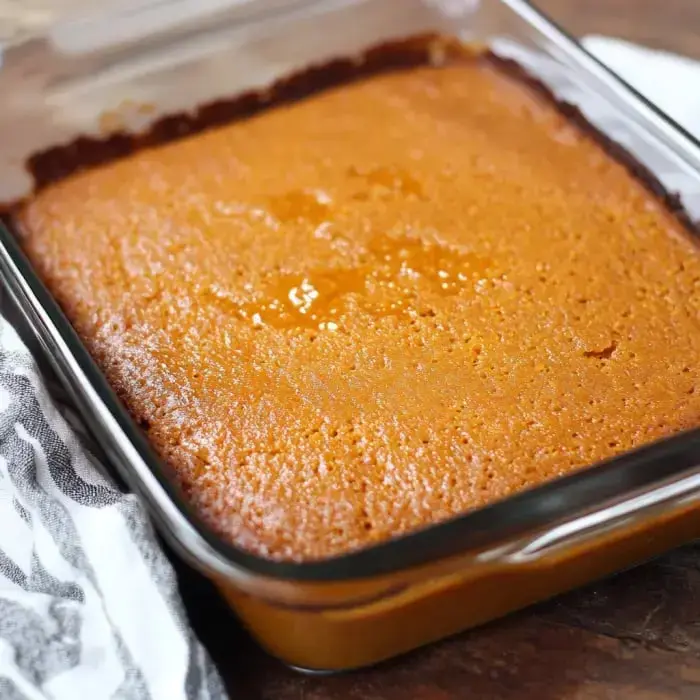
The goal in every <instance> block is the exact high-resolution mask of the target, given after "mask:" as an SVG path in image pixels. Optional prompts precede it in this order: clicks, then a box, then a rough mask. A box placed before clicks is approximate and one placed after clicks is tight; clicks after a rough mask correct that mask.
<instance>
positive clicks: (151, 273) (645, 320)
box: [16, 55, 700, 560]
mask: <svg viewBox="0 0 700 700" xmlns="http://www.w3.org/2000/svg"><path fill="white" fill-rule="evenodd" d="M16 224H17V229H18V232H19V235H20V237H21V240H22V243H23V245H24V248H25V250H26V251H27V253H28V254H29V256H30V257H31V260H32V261H33V263H34V264H35V266H36V267H37V269H38V270H39V272H40V274H41V275H42V276H43V279H44V280H45V281H46V283H47V284H48V286H49V288H50V289H51V290H52V292H53V294H54V295H55V296H56V298H57V299H58V301H59V303H60V304H61V306H62V308H63V309H64V310H65V312H66V314H67V315H68V317H69V319H70V320H71V322H72V323H73V324H74V326H75V328H76V329H77V331H78V333H79V334H80V336H81V337H82V339H83V340H84V342H85V343H86V344H87V347H88V349H89V350H90V351H91V353H92V354H93V356H94V357H95V358H96V360H97V362H98V363H99V365H100V366H101V367H102V369H103V370H104V372H105V373H106V376H107V377H108V379H109V380H110V382H111V383H112V385H113V386H114V387H115V389H116V391H117V392H118V394H119V396H120V397H121V398H122V399H123V401H124V402H125V403H126V405H127V406H128V408H129V410H130V411H131V413H132V414H133V416H134V417H135V418H136V419H137V420H138V422H139V423H140V424H141V425H142V427H143V429H144V430H145V431H146V433H147V434H148V436H149V438H150V440H151V441H152V443H153V445H154V446H155V448H156V450H157V451H158V452H159V454H160V455H161V456H162V458H163V459H164V460H165V461H166V462H167V463H168V464H169V465H170V466H171V467H172V469H173V471H174V473H175V474H176V477H177V479H178V481H179V483H180V485H181V486H182V489H183V490H184V492H185V494H186V496H187V498H189V500H190V501H191V503H192V504H193V505H194V507H195V508H196V509H197V510H198V511H199V513H201V515H202V516H203V518H204V519H205V521H206V522H207V523H208V524H209V525H211V527H212V528H214V530H216V531H217V532H218V533H219V534H220V535H222V536H223V537H224V538H226V539H227V540H229V541H230V542H233V543H235V544H237V545H239V546H241V547H243V548H245V549H247V550H250V551H252V552H255V553H257V554H260V555H263V556H266V557H270V558H274V559H280V560H313V559H320V558H325V557H328V556H332V555H339V554H342V553H345V552H348V551H351V550H354V549H357V548H359V547H362V546H366V545H368V544H371V543H375V542H379V541H381V540H386V539H387V538H390V537H393V536H396V535H399V534H401V533H405V532H408V531H411V530H415V529H417V528H421V527H424V526H426V525H429V524H431V523H435V522H438V521H441V520H444V519H446V518H449V517H451V516H455V515H457V514H460V513H463V512H465V511H468V510H470V509H473V508H476V507H478V506H481V505H483V504H486V503H488V502H490V501H494V500H496V499H501V498H503V497H505V496H507V495H509V494H511V493H513V492H516V491H519V490H521V489H523V488H526V487H531V486H534V485H536V484H538V483H540V482H542V481H545V480H548V479H552V478H554V477H557V476H559V475H562V474H565V473H567V472H570V471H572V470H574V469H577V468H580V467H583V466H586V465H591V464H593V463H595V462H598V461H599V460H602V459H605V458H607V457H610V456H612V455H614V454H616V453H620V452H623V451H626V450H629V449H630V448H634V447H637V446H640V445H642V444H644V443H648V442H650V441H652V440H654V439H657V438H660V437H662V436H665V435H668V434H670V433H674V432H677V431H679V430H682V429H684V428H688V427H691V426H696V425H698V423H699V422H700V421H699V418H700V391H698V390H697V389H698V387H697V383H698V372H699V371H700V363H698V356H699V350H700V321H699V319H700V315H699V306H700V295H699V293H698V289H699V286H698V285H699V284H700V256H699V255H698V248H697V245H696V243H695V241H694V240H692V238H691V235H690V234H689V232H688V231H687V229H686V228H685V227H684V225H683V224H682V223H681V222H680V221H679V219H678V218H677V217H676V216H675V215H674V214H673V212H671V210H670V209H669V208H668V207H667V206H666V205H665V204H664V203H663V202H662V201H661V200H660V199H659V198H657V197H656V196H655V195H654V194H652V193H651V192H650V191H649V190H648V189H646V188H645V186H644V185H643V184H642V183H641V181H640V180H638V179H637V178H636V177H635V176H633V175H632V174H630V173H629V172H628V170H627V169H626V168H625V167H624V166H623V165H621V164H620V163H619V162H617V161H616V160H615V159H614V158H612V157H611V156H610V155H609V154H608V153H606V151H605V149H604V148H603V147H601V145H599V143H598V142H597V141H596V139H594V138H592V136H591V134H590V133H589V132H588V131H587V130H586V129H585V128H582V127H581V126H580V125H577V124H576V123H574V122H573V121H571V120H570V119H569V118H568V117H567V116H565V115H564V114H563V113H562V112H561V111H560V109H558V107H557V106H556V105H555V103H554V102H553V101H552V100H550V99H549V98H548V97H547V96H545V95H544V94H543V93H542V92H541V91H539V90H537V89H536V88H535V87H534V86H533V85H532V84H531V83H529V82H528V81H526V80H523V79H521V78H520V77H519V76H518V75H517V74H515V73H514V72H512V71H510V70H508V69H507V68H505V67H504V66H503V65H501V64H500V63H499V62H498V61H495V60H493V59H491V58H489V57H486V56H482V57H475V56H466V55H465V56H464V57H463V59H462V60H452V61H448V62H447V63H445V64H444V65H441V66H432V65H422V66H414V67H404V68H400V69H395V70H391V71H387V72H382V73H378V74H375V75H370V76H366V77H365V78H363V79H360V80H357V81H354V82H348V83H346V84H341V85H338V86H336V87H332V88H329V89H327V90H323V91H322V92H320V93H318V94H315V95H312V96H309V97H307V98H305V99H302V100H299V101H297V102H294V103H291V104H283V105H278V106H271V107H270V108H269V109H266V110H264V111H263V112H261V113H259V114H257V115H256V116H253V117H251V118H248V119H245V120H242V121H236V122H234V123H230V124H228V125H225V126H223V127H219V128H216V129H213V130H210V131H207V132H205V133H201V134H198V135H195V136H192V137H189V138H186V139H183V140H181V141H178V142H175V143H171V144H169V145H164V146H160V147H157V148H151V149H147V150H141V151H139V152H137V153H135V154H133V155H131V156H129V157H126V158H124V159H122V160H119V161H116V162H112V163H110V164H107V165H103V166H101V167H98V168H95V169H92V170H89V171H86V172H82V173H79V174H75V175H73V176H71V177H68V178H66V179H64V180H62V181H60V182H58V183H57V184H54V185H51V186H49V187H47V188H45V189H43V190H42V191H40V192H39V193H38V194H37V195H35V196H34V197H33V199H32V200H31V201H29V202H28V203H26V204H25V205H24V206H23V207H22V208H21V209H20V210H19V211H18V212H17V213H16Z"/></svg>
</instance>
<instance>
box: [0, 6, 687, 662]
mask: <svg viewBox="0 0 700 700" xmlns="http://www.w3.org/2000/svg"><path fill="white" fill-rule="evenodd" d="M426 31H436V32H440V33H442V34H448V35H454V36H458V37H460V38H461V39H463V40H465V41H468V42H476V43H478V44H486V45H488V46H489V47H491V48H492V50H494V51H495V52H496V53H499V54H503V55H508V56H511V57H514V58H516V59H517V60H518V61H519V62H520V63H521V64H523V65H524V66H526V67H527V68H528V69H529V70H530V71H531V72H532V73H533V74H535V75H536V76H537V77H539V78H540V79H541V80H542V81H543V82H544V83H545V84H546V85H548V86H549V87H550V88H552V89H553V91H554V92H555V94H557V95H558V96H559V97H560V98H561V99H564V100H566V101H568V102H571V103H573V104H575V105H576V106H578V107H579V108H580V109H581V110H582V111H583V113H584V114H585V115H586V116H587V118H588V119H589V120H590V121H591V122H592V123H593V124H594V125H596V126H597V127H598V128H599V129H600V130H601V131H603V132H604V133H605V134H607V135H609V136H611V137H612V138H613V139H614V140H615V141H617V142H618V143H620V144H621V145H622V146H624V147H625V148H626V149H627V150H628V151H629V152H630V153H632V154H633V155H634V157H635V158H636V159H637V160H638V161H639V162H641V163H642V164H643V165H645V166H646V167H647V168H648V169H649V170H650V171H651V172H652V173H653V174H654V175H655V176H656V177H657V178H658V179H659V180H660V181H661V182H662V183H663V185H664V186H665V187H666V188H668V189H669V190H673V191H677V192H678V193H679V194H680V196H681V198H682V200H683V203H684V205H685V207H686V209H687V210H688V211H689V212H690V213H691V215H693V216H700V145H699V144H698V143H697V142H696V141H694V140H693V139H692V138H691V137H690V136H689V135H688V134H687V133H685V132H683V131H682V130H681V129H680V128H679V127H678V126H677V125H675V124H673V123H672V122H671V121H669V120H668V119H667V118H666V117H664V116H663V115H662V114H660V113H659V112H658V111H657V110H656V109H655V108H654V107H653V106H652V105H650V104H649V103H648V102H646V101H645V100H644V99H643V98H641V97H640V96H639V95H638V94H637V93H635V92H634V91H633V90H632V89H631V88H629V87H628V86H626V85H625V84H624V83H623V82H621V81H620V80H619V79H618V78H616V77H615V76H614V75H613V74H611V73H610V72H609V71H608V70H607V69H606V68H604V67H603V66H602V65H601V64H599V63H598V62H597V61H596V60H595V59H594V58H592V57H591V56H590V55H589V54H588V53H586V51H585V50H583V49H582V48H581V47H580V46H579V45H578V44H577V43H576V42H575V41H573V40H572V39H571V38H569V37H568V36H566V35H565V34H564V33H563V32H562V31H561V30H559V29H558V28H557V27H555V26H554V25H553V24H552V23H551V22H549V21H548V20H547V19H545V18H544V17H543V16H542V15H540V14H539V13H538V12H537V11H536V10H535V9H534V8H533V7H532V6H531V5H530V4H529V3H527V2H524V1H523V0H500V1H497V0H483V2H478V1H474V0H472V1H469V0H399V1H397V0H305V1H302V0H298V1H296V2H294V1H291V0H286V1H285V0H275V1H271V2H260V1H258V2H256V1H254V0H249V1H247V2H245V1H239V2H235V1H234V0H208V1H207V2H199V3H197V2H192V1H187V2H172V3H164V2H158V1H157V0H153V1H152V2H142V3H138V4H132V5H129V6H126V5H124V4H120V5H118V6H117V5H115V4H109V5H106V6H105V7H104V8H102V9H101V10H100V11H99V12H98V11H96V10H95V9H94V7H93V8H92V9H91V10H90V14H87V12H82V13H80V12H78V13H76V14H74V15H72V16H71V17H70V18H68V19H65V20H64V21H55V22H51V23H49V25H48V26H47V27H45V28H43V29H41V30H39V31H36V32H34V33H32V34H30V35H29V36H27V37H25V38H24V39H23V40H22V41H19V42H17V43H14V44H12V45H11V46H9V47H8V48H7V49H6V51H5V54H4V56H3V63H2V68H1V69H0V91H1V93H2V94H3V110H2V111H1V112H0V201H5V202H10V201H12V200H15V199H17V198H19V197H22V196H25V195H27V194H29V192H30V189H31V186H32V182H31V179H30V178H29V177H28V175H27V172H26V171H25V169H24V164H25V162H26V160H27V158H28V157H29V156H31V155H32V154H34V153H36V152H37V151H43V150H45V149H47V148H50V147H53V146H57V145H61V144H66V143H69V142H71V141H73V140H75V139H76V138H77V137H85V136H88V137H89V136H92V137H102V136H105V135H106V134H107V133H109V132H110V131H134V132H139V131H142V130H144V129H146V128H148V126H149V125H151V124H152V123H154V122H156V121H157V120H158V119H159V118H160V117H162V116H163V115H168V114H173V113H178V112H182V111H188V110H192V109H195V108H196V107H197V106H198V105H202V104H206V103H210V102H212V101H214V100H216V99H221V98H226V97H231V96H233V95H236V94H239V93H243V92H245V91H248V90H252V89H260V88H265V87H266V86H269V85H270V84H271V83H272V82H274V81H275V80H276V79H278V78H280V77H282V76H285V75H288V74H291V73H294V72H296V71H298V70H300V69H303V68H305V67H307V66H309V65H310V64H319V63H323V62H324V61H327V60H330V59H333V58H337V57H341V56H352V55H355V54H357V53H359V52H361V51H363V50H364V49H367V48H369V47H372V46H374V45H376V44H379V43H383V42H386V41H389V40H392V39H399V38H404V37H406V36H410V35H414V34H419V33H425V32H426ZM0 271H1V272H2V276H3V278H4V281H5V284H6V286H7V288H8V290H9V292H10V295H11V296H12V298H13V299H14V300H15V302H16V303H17V306H18V308H19V309H20V311H21V312H22V314H23V315H24V316H25V318H26V320H27V321H28V322H29V325H30V326H31V328H32V329H33V331H34V333H35V334H36V336H37V338H38V339H39V340H40V342H41V344H42V346H43V348H44V349H45V350H46V352H47V354H48V357H49V358H50V360H51V362H52V363H53V365H54V368H55V369H56V371H57V373H58V375H59V377H60V378H61V380H62V381H63V382H64V383H65V385H66V387H67V388H68V390H69V391H70V392H71V395H72V397H73V399H74V401H75V402H76V404H77V406H78V407H79V408H80V409H81V412H82V414H83V416H84V418H85V420H86V422H87V423H88V425H89V427H90V428H91V430H92V431H93V433H94V434H95V436H96V437H97V439H98V440H99V442H100V444H101V445H102V446H103V447H104V449H105V451H106V452H107V454H108V456H109V458H110V460H111V462H112V463H113V465H114V466H115V467H116V468H117V470H118V471H119V474H120V475H121V477H122V478H123V479H124V481H125V482H126V483H127V484H128V485H129V487H130V488H131V489H133V490H134V491H135V492H136V493H138V494H139V495H140V496H141V497H142V499H143V500H144V502H145V503H146V504H147V506H148V508H149V510H150V512H151V514H152V517H153V518H154V520H155V522H156V523H157V525H158V526H159V528H160V530H161V532H162V534H163V535H164V536H165V537H166V538H167V539H168V540H169V541H170V543H171V544H172V545H173V546H174V547H175V548H176V549H177V551H178V552H179V553H180V554H181V555H182V556H183V557H184V558H185V559H186V560H187V561H189V562H190V563H191V564H192V565H194V566H196V567H198V568H199V569H200V570H202V571H203V572H204V573H205V574H207V575H208V576H210V577H211V578H212V579H213V580H214V581H215V583H216V584H217V585H218V587H219V589H220V590H221V592H222V594H223V595H224V596H225V597H226V598H227V600H228V601H230V603H231V605H232V606H233V608H234V609H235V610H236V612H237V613H238V614H239V616H240V617H241V619H242V620H243V621H244V622H245V623H246V624H247V625H248V626H249V627H250V628H251V630H252V631H253V633H254V634H255V635H256V636H257V637H258V638H259V639H260V641H261V643H262V644H263V645H265V646H266V647H267V648H268V649H270V650H271V651H272V652H273V653H275V654H276V655H278V656H279V657H280V658H282V659H283V660H284V661H286V662H287V663H289V664H290V665H293V666H296V667H300V668H305V669H313V670H323V671H328V670H339V669H345V668H352V667H358V666H363V665H367V664H370V663H374V662H376V661H378V660H381V659H383V658H387V657H389V656H392V655H395V654H398V653H400V652H403V651H406V650H408V649H410V648H413V647H415V646H418V645H420V644H424V643H427V642H429V641H431V640H434V639H437V638H440V637H443V636H446V635H448V634H451V633H454V632H456V631H458V630H461V629H464V628H466V627H469V626H471V625H475V624H479V623H481V622H484V621H486V620H488V619H491V618H493V617H496V616H499V615H502V614H504V613H506V612H508V611H510V610H513V609H516V608H518V607H522V606H524V605H526V604H528V603H531V602H533V601H536V600H540V599H542V598H544V597H546V596H550V595H553V594H555V593H558V592H560V591H563V590H565V589H568V588H570V587H572V586H575V585H579V584H581V583H583V582H585V581H588V580H591V579H592V578H595V577H597V576H600V575H603V574H605V573H608V572H610V571H613V570H618V569H620V568H623V567H625V566H629V565H631V564H633V563H635V562H638V561H640V560H641V559H644V558H646V557H649V556H652V555H654V554H656V553H658V552H660V551H663V550H664V549H667V548H668V547H671V546H673V545H675V544H677V543H680V542H682V541H685V540H688V539H691V538H693V537H695V536H697V535H698V534H700V518H698V517H697V511H698V507H699V506H698V502H699V501H700V472H699V471H698V469H697V465H700V431H692V432H689V433H686V434H682V435H678V436H675V437H673V438H670V439H668V440H665V441H663V442H659V443H656V444H654V445H651V446H649V447H646V448H644V449H642V450H639V451H636V452H633V453H628V454H625V455H622V456H620V457H618V458H616V459H614V460H611V461H609V462H607V463H605V464H602V465H596V466H595V468H591V469H587V470H583V471H580V472H578V473H576V474H573V475H571V476H568V477H565V478H562V479H559V480H557V481H554V482H549V483H547V484H544V485H543V486H540V487H537V488H534V489H531V490H529V491H526V492H522V493H519V494H517V495H515V496H513V497H510V498H508V499H506V500H503V501H500V502H498V503H494V504H493V505H490V506H488V507H485V508H483V509H480V510H477V511H474V512H470V513H468V514H466V515H463V516H460V517H458V518H455V519H453V520H451V521H449V522H444V523H441V524H438V525H435V526H431V527H428V528H426V529H424V530H421V531H419V532H414V533H410V534H408V535H405V536H402V537H399V538H397V539H395V540H392V541H388V542H385V543H382V544H379V545H376V546H372V547H369V548H367V549H364V550H361V551H358V552H354V553H352V554H348V555H345V556H341V557H337V558H334V559H329V560H324V561H317V562H308V563H299V564H296V563H294V564H293V563H280V562H274V561H269V560H266V559H261V558H259V557H256V556H253V555H251V554H249V553H247V552H245V551H243V550H240V549H237V548H236V547H234V546H231V545H229V544H227V543H225V542H223V541H221V540H220V539H218V538H217V537H215V536H214V535H213V534H212V533H211V532H210V531H208V530H207V528H206V527H204V526H203V524H202V523H201V522H200V521H199V520H198V518H197V516H196V514H194V513H193V512H192V511H191V510H190V509H189V507H188V506H187V504H186V503H185V502H184V501H183V499H182V498H181V496H180V494H179V493H178V492H177V490H176V488H175V487H174V486H173V484H172V483H171V481H170V480H169V478H168V476H167V473H166V471H165V469H164V467H163V465H162V464H161V463H160V462H159V460H158V458H157V457H156V455H155V454H154V452H153V450H152V449H151V447H150V446H149V445H148V443H147V441H146V440H145V438H144V436H143V434H142V433H141V431H140V430H139V429H138V427H137V426H136V425H135V424H134V422H133V420H132V419H131V418H130V416H129V415H128V413H127V412H126V410H125V409H124V407H123V406H122V405H121V403H120V402H119V401H118V400H117V398H116V397H115V395H114V393H113V391H112V390H111V388H110V387H109V386H108V384H107V382H106V381H105V379H104V377H103V376H102V374H101V373H100V371H99V370H98V369H97V367H96V365H95V364H94V362H93V360H92V359H91V357H90V356H89V355H88V353H87V352H86V350H85V348H84V347H83V345H82V344H81V342H80V341H79V339H78V337H77V335H76V334H75V332H74V331H73V329H72V328H71V326H70V324H69V323H68V322H67V320H66V319H65V317H64V315H63V314H62V312H61V311H60V309H59V307H58V306H57V304H56V302H55V300H54V299H53V298H52V297H51V295H50V294H49V293H48V292H47V290H46V289H45V288H44V286H43V285H42V284H41V282H40V281H39V279H38V277H37V276H36V274H35V273H34V271H33V269H32V267H31V265H30V264H29V263H28V261H27V259H26V258H25V256H24V255H23V253H22V251H21V249H20V247H19V245H18V244H17V241H16V240H15V238H14V237H13V235H12V233H11V232H10V231H9V230H8V229H7V228H2V230H1V231H0Z"/></svg>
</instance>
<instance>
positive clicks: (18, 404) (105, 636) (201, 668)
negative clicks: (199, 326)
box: [0, 318, 226, 700]
mask: <svg viewBox="0 0 700 700" xmlns="http://www.w3.org/2000/svg"><path fill="white" fill-rule="evenodd" d="M58 406H59V404H57V403H56V402H54V401H53V400H52V399H51V398H50V397H49V395H48V392H47V390H46V387H45V384H44V383H43V381H42V379H41V378H40V376H39V372H38V370H37V367H36V365H35V363H34V361H33V359H32V357H31V355H30V353H29V351H28V350H27V348H26V347H25V346H24V345H23V344H22V342H21V341H20V339H19V338H18V336H17V334H16V333H15V331H14V330H13V328H12V327H11V326H10V325H9V323H7V321H5V320H4V319H1V318H0V699H2V700H39V699H41V700H44V699H45V698H47V699H48V698H51V699H52V700H82V699H83V698H84V699H85V700H102V699H103V698H104V699H105V700H106V699H107V698H110V699H112V698H113V699H114V700H180V699H182V700H184V699H185V698H187V700H190V699H192V700H195V699H196V700H219V699H220V698H224V697H226V696H225V692H224V689H223V686H222V684H221V681H220V679H219V677H218V675H217V672H216V670H215V668H214V666H213V664H212V662H211V660H210V659H209V657H208V656H207V654H206V652H205V651H204V649H203V647H202V646H201V645H200V643H199V642H198V641H197V639H196V638H195V637H194V634H193V632H192V631H191V629H190V627H189V624H188V622H187V618H186V616H185V612H184V609H183V606H182V602H181V601H180V597H179V594H178V590H177V585H176V580H175V574H174V572H173V570H172V568H171V566H170V563H169V562H168V560H167V559H166V557H165V555H164V554H163V552H162V551H161V549H160V547H159V544H158V542H157V541H156V539H155V536H154V532H153V529H152V527H151V524H150V522H149V520H148V518H147V517H146V514H145V512H144V509H143V507H142V505H141V504H140V503H139V502H138V500H137V499H136V497H135V496H133V495H130V494H124V493H121V492H120V491H119V490H118V489H117V488H116V487H115V486H114V485H113V484H112V483H110V482H109V481H108V480H107V479H106V478H105V477H104V476H102V473H103V471H102V469H101V468H98V467H97V466H96V464H95V462H94V459H93V458H92V457H91V455H90V453H89V452H88V450H87V449H86V448H85V446H84V445H83V444H82V443H81V441H80V439H79V438H78V434H77V433H76V432H75V431H74V430H73V429H72V428H71V427H70V425H69V423H68V420H67V418H68V419H70V416H69V415H65V414H64V411H63V410H62V409H59V407H58Z"/></svg>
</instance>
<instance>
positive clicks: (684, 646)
mask: <svg viewBox="0 0 700 700" xmlns="http://www.w3.org/2000/svg"><path fill="white" fill-rule="evenodd" d="M539 4H540V5H541V6H542V8H543V9H545V10H546V11H547V12H549V13H550V14H551V15H552V16H553V17H554V18H555V19H557V20H558V21H559V22H560V23H561V24H562V25H564V26H565V27H566V28H567V29H569V30H570V31H571V32H572V33H574V34H584V33H601V34H609V35H617V36H621V37H624V38H627V39H630V40H633V41H638V42H641V43H645V44H648V45H650V46H655V47H658V48H665V49H670V50H675V51H679V52H683V53H686V54H688V55H694V56H697V57H698V58H700V0H540V3H539ZM184 576H185V578H186V581H185V583H184V585H183V590H184V594H185V598H186V603H187V606H188V609H189V610H190V613H191V617H192V619H193V624H194V625H195V628H196V630H197V632H198V633H199V635H200V637H201V638H202V639H203V641H204V642H205V644H206V645H207V646H208V647H209V649H210V651H211V653H212V655H213V656H214V658H215V661H216V662H217V664H218V665H219V668H220V670H221V672H222V674H223V676H224V677H225V679H226V681H227V684H228V686H229V688H230V692H231V695H232V697H233V698H245V699H246V700H302V699H303V700H330V699H331V698H332V699H333V700H461V699H462V698H471V699H473V700H516V699H517V700H617V699H618V698H619V699H621V700H627V699H630V700H671V699H674V700H676V699H681V700H686V699H687V700H691V699H693V700H695V699H697V698H700V544H699V545H694V546H689V547H685V548H683V549H680V550H678V551H676V552H673V553H671V554H669V555H667V556H666V557H664V558H662V559H660V560H658V561H656V562H653V563H651V564H647V565H645V566H642V567H639V568H637V569H635V570H632V571H629V572H627V573H624V574H621V575H618V576H616V577H614V578H611V579H609V580H606V581H604V582H602V583H598V584H596V585H593V586H590V587H588V588H586V589H583V590H580V591H576V592H574V593H570V594H567V595H564V596H561V597H560V598H557V599H556V600H553V601H550V602H547V603H543V604H541V605H539V606H537V607H535V608H531V609H529V610H526V611H524V612H521V613H519V614H516V615H512V616H510V617H508V618H507V619H504V620H500V621H498V622H495V623H492V624H490V625H487V626H485V627H483V628H480V629H478V630H474V631H471V632H467V633H464V634H461V635H459V636H457V637H455V638H453V639H450V640H447V641H444V642H442V643H439V644H434V645H432V646H430V647H428V648H425V649H421V650H419V651H416V652H414V653H412V654H409V655H408V656H405V657H403V658H401V659H398V660H395V661H392V662H389V663H385V664H383V665H381V666H379V667H378V668H375V669H372V670H368V671H363V672H356V673H352V674H347V675H341V676H335V677H327V678H311V677H302V676H299V675H297V674H295V673H293V672H292V671H289V670H287V669H285V668H284V667H283V666H282V665H281V664H279V663H277V662H276V661H274V660H272V659H271V658H269V657H268V656H266V655H265V654H264V653H263V652H262V651H260V650H259V649H258V648H257V647H256V646H255V644H254V643H253V642H252V641H251V640H250V639H249V638H248V637H247V636H246V635H245V633H244V632H242V631H239V630H236V628H235V625H234V624H232V622H231V620H230V617H229V615H228V613H227V611H226V610H225V609H224V608H223V607H222V605H221V603H220V602H219V601H218V600H217V599H216V596H215V594H214V593H213V592H212V591H211V590H210V589H209V588H208V585H207V584H205V583H204V582H203V581H201V580H199V579H198V578H195V577H193V575H191V574H184Z"/></svg>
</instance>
